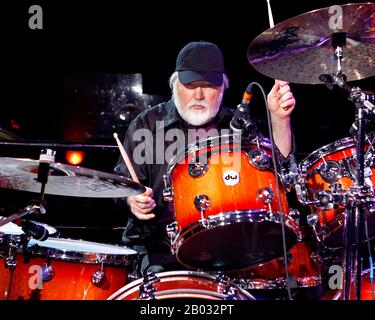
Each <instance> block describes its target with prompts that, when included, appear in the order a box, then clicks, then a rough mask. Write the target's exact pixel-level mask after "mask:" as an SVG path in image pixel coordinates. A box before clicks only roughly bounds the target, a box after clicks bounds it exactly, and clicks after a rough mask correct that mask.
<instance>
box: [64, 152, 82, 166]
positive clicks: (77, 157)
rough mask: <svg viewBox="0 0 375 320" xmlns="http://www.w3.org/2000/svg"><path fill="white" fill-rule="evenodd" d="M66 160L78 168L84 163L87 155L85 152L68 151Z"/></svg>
mask: <svg viewBox="0 0 375 320" xmlns="http://www.w3.org/2000/svg"><path fill="white" fill-rule="evenodd" d="M65 158H66V161H67V162H68V163H70V164H72V165H75V166H76V165H78V164H80V163H82V161H83V159H84V158H85V153H84V152H83V151H66V152H65Z"/></svg>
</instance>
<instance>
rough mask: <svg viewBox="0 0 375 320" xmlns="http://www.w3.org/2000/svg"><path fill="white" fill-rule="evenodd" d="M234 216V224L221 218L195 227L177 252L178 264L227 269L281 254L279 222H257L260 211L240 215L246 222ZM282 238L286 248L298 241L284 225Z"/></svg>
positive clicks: (294, 234)
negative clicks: (219, 223) (218, 222)
mask: <svg viewBox="0 0 375 320" xmlns="http://www.w3.org/2000/svg"><path fill="white" fill-rule="evenodd" d="M274 214H275V213H274ZM235 215H236V216H237V219H238V222H237V223H235V222H228V224H226V225H224V224H225V220H223V221H222V224H223V225H222V226H218V227H216V228H205V227H203V226H201V227H198V226H196V228H195V229H196V230H195V231H196V232H195V234H194V235H192V236H189V237H187V238H186V239H184V241H183V243H182V245H181V246H180V247H179V249H178V251H177V259H178V260H179V261H180V263H182V264H183V265H185V266H187V267H189V268H196V269H202V270H213V271H220V270H222V271H228V270H240V269H244V268H248V267H252V266H257V265H259V264H261V263H265V262H268V261H270V260H273V259H275V258H278V257H281V256H283V253H284V250H283V238H282V226H281V224H280V223H275V222H273V221H266V219H262V220H263V221H259V222H256V219H257V218H259V213H258V214H257V213H248V214H243V216H244V217H243V218H246V220H247V221H241V220H240V218H239V217H240V214H238V213H236V214H235ZM251 217H254V220H253V219H252V218H251ZM233 219H236V218H235V217H233ZM227 221H228V219H227ZM193 233H194V231H192V232H191V234H193ZM285 240H286V249H287V250H289V249H290V248H292V247H293V246H294V245H295V243H296V242H297V235H296V233H295V232H294V231H293V230H292V229H291V228H288V227H287V226H285Z"/></svg>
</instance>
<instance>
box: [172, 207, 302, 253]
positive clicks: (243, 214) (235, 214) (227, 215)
mask: <svg viewBox="0 0 375 320" xmlns="http://www.w3.org/2000/svg"><path fill="white" fill-rule="evenodd" d="M271 214H272V215H277V216H278V217H280V216H283V217H284V218H285V221H284V223H285V225H286V226H287V227H288V228H289V229H291V230H292V231H293V232H294V233H295V234H296V236H297V239H301V238H302V232H301V230H300V228H299V227H298V224H297V223H296V221H295V220H294V219H293V218H291V217H289V216H288V215H286V214H284V213H280V212H277V211H276V212H274V211H272V212H269V210H266V209H255V210H235V211H228V212H220V213H218V214H216V215H212V216H209V217H207V218H205V219H200V220H198V221H194V222H193V223H191V224H189V225H188V226H187V227H185V228H183V229H182V230H181V231H180V232H178V233H177V234H176V236H175V238H174V239H173V240H172V246H173V249H174V250H176V252H177V251H178V249H179V248H180V247H181V245H182V243H183V241H184V240H185V239H188V238H190V237H191V236H193V235H194V234H196V233H198V232H201V231H204V230H206V229H213V228H216V227H221V226H226V225H230V224H232V223H240V222H275V223H281V221H280V219H276V217H271V218H270V215H271ZM208 220H209V221H208ZM277 220H278V221H277ZM207 222H208V225H207V224H206V226H205V225H204V224H205V223H207ZM207 226H208V227H207Z"/></svg>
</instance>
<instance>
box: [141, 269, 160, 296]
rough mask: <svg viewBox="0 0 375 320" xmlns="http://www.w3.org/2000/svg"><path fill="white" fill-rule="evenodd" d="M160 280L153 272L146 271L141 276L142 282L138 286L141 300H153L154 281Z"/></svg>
mask: <svg viewBox="0 0 375 320" xmlns="http://www.w3.org/2000/svg"><path fill="white" fill-rule="evenodd" d="M158 281H160V279H159V278H158V277H157V276H156V274H155V273H154V272H147V273H146V274H145V276H144V278H143V283H142V284H141V285H140V287H139V298H140V299H141V300H154V299H155V295H154V292H155V291H156V288H155V286H154V283H155V282H158Z"/></svg>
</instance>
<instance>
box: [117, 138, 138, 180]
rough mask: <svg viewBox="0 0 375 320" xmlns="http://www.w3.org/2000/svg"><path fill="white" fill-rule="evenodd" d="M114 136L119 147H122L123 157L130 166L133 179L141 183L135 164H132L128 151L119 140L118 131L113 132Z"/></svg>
mask: <svg viewBox="0 0 375 320" xmlns="http://www.w3.org/2000/svg"><path fill="white" fill-rule="evenodd" d="M113 137H114V138H115V140H116V142H117V145H118V148H119V149H120V153H121V156H122V159H124V162H125V165H126V166H127V167H128V170H129V172H130V175H131V177H132V179H133V180H134V181H135V182H138V183H139V179H138V177H137V174H136V173H135V171H134V168H133V165H132V164H131V162H130V160H129V157H128V154H127V153H126V151H125V149H124V146H123V145H122V143H121V142H120V140H119V138H118V135H117V133H116V132H115V133H114V134H113Z"/></svg>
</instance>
